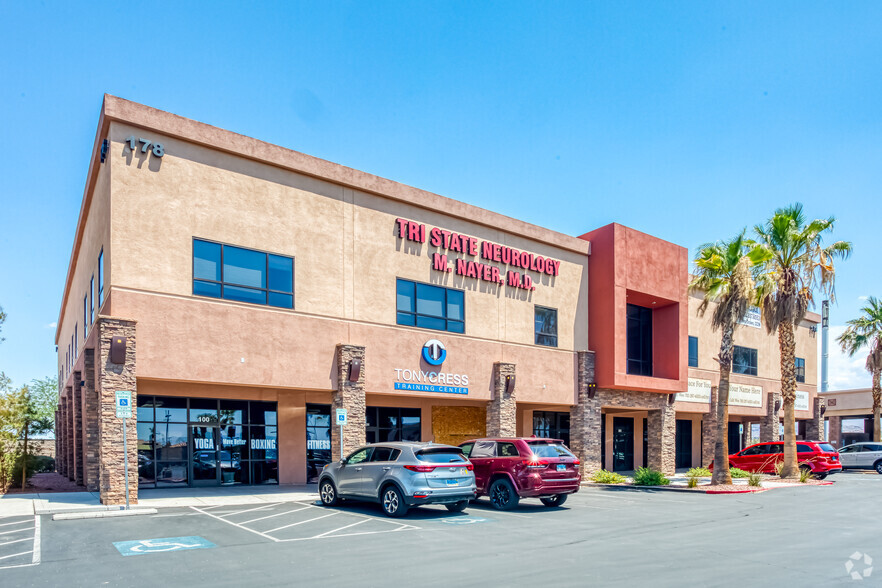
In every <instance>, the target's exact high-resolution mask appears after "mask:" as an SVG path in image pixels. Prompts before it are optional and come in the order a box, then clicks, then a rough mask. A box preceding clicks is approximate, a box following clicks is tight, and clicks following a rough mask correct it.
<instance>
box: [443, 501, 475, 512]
mask: <svg viewBox="0 0 882 588" xmlns="http://www.w3.org/2000/svg"><path fill="white" fill-rule="evenodd" d="M468 505H469V501H468V500H460V501H459V502H454V503H453V504H445V505H444V506H446V507H447V510H449V511H450V512H462V511H464V510H465V509H466V507H467V506H468Z"/></svg>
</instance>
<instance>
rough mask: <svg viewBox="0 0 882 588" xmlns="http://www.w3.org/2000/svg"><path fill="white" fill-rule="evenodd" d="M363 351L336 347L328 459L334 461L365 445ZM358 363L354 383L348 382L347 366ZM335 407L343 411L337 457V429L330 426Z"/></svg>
mask: <svg viewBox="0 0 882 588" xmlns="http://www.w3.org/2000/svg"><path fill="white" fill-rule="evenodd" d="M364 358H365V348H364V347H362V346H359V345H345V344H342V343H341V344H339V345H337V392H336V393H334V401H333V403H332V406H331V460H332V461H337V460H338V459H341V458H342V457H346V456H347V455H349V453H351V452H352V451H355V450H356V449H358V448H359V447H361V446H362V445H364V444H365V427H366V425H367V423H366V400H365V393H364V381H365V376H364V374H365V368H366V367H367V366H366V365H365V362H364ZM354 359H357V360H359V361H361V373H360V374H359V376H358V381H357V382H350V381H349V364H350V362H352V360H354ZM338 408H345V409H346V426H345V427H343V454H342V455H341V454H340V427H339V426H337V425H335V424H333V423H334V420H335V416H334V415H335V412H336V410H337V409H338Z"/></svg>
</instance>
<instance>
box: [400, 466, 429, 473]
mask: <svg viewBox="0 0 882 588" xmlns="http://www.w3.org/2000/svg"><path fill="white" fill-rule="evenodd" d="M404 469H406V470H410V471H412V472H422V473H426V472H434V471H435V466H424V465H419V466H415V465H406V466H404Z"/></svg>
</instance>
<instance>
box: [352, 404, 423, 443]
mask: <svg viewBox="0 0 882 588" xmlns="http://www.w3.org/2000/svg"><path fill="white" fill-rule="evenodd" d="M365 416H366V417H367V419H366V420H367V427H366V431H365V432H366V437H367V442H368V443H383V442H386V441H420V440H421V439H422V428H421V418H420V409H418V408H388V407H374V406H369V407H368V408H367V411H366V415H365Z"/></svg>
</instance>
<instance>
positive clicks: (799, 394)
mask: <svg viewBox="0 0 882 588" xmlns="http://www.w3.org/2000/svg"><path fill="white" fill-rule="evenodd" d="M794 408H795V409H796V410H811V409H810V408H809V393H808V392H806V391H804V390H797V391H796V403H795V404H794Z"/></svg>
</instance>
